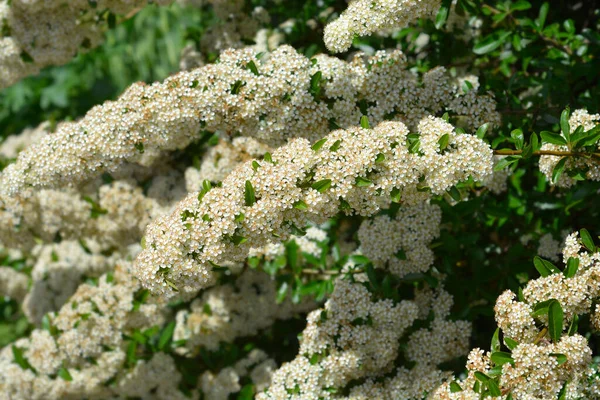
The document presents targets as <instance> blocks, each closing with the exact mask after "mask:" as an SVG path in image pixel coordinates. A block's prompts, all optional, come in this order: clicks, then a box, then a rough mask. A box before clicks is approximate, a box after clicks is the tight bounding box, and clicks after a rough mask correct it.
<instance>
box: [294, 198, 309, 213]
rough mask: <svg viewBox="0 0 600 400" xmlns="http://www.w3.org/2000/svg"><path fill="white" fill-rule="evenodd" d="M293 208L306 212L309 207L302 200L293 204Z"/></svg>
mask: <svg viewBox="0 0 600 400" xmlns="http://www.w3.org/2000/svg"><path fill="white" fill-rule="evenodd" d="M293 207H294V208H295V209H297V210H300V211H306V210H308V205H306V203H305V202H304V201H302V200H298V201H297V202H295V203H294V204H293Z"/></svg>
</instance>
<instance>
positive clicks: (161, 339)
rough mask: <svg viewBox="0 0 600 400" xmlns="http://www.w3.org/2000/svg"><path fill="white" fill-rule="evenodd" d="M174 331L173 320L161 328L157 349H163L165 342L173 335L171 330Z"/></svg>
mask: <svg viewBox="0 0 600 400" xmlns="http://www.w3.org/2000/svg"><path fill="white" fill-rule="evenodd" d="M174 331H175V321H171V322H169V324H168V325H167V326H166V327H165V328H164V329H163V331H162V333H161V334H160V337H159V338H158V349H159V350H163V349H165V347H166V346H167V344H168V343H169V342H170V341H171V337H173V332H174Z"/></svg>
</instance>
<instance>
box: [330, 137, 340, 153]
mask: <svg viewBox="0 0 600 400" xmlns="http://www.w3.org/2000/svg"><path fill="white" fill-rule="evenodd" d="M341 145H342V141H341V140H339V139H338V140H336V141H335V142H334V143H333V144H332V145H331V147H330V148H329V151H337V150H338V149H339V148H340V146H341Z"/></svg>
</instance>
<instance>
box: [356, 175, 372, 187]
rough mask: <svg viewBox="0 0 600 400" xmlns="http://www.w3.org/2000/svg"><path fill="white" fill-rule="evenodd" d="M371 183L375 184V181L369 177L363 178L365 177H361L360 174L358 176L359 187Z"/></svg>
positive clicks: (357, 184)
mask: <svg viewBox="0 0 600 400" xmlns="http://www.w3.org/2000/svg"><path fill="white" fill-rule="evenodd" d="M371 184H373V182H371V181H370V180H368V179H367V178H363V177H360V176H358V177H356V181H355V185H356V186H357V187H365V186H370V185H371Z"/></svg>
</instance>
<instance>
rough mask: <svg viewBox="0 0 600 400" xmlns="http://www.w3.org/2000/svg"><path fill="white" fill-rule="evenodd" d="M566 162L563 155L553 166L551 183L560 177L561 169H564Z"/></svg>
mask: <svg viewBox="0 0 600 400" xmlns="http://www.w3.org/2000/svg"><path fill="white" fill-rule="evenodd" d="M566 163H567V157H563V158H561V159H560V160H559V161H558V163H556V165H555V166H554V169H553V170H552V182H553V183H556V182H558V179H559V178H560V176H561V175H562V173H563V171H564V170H565V164H566Z"/></svg>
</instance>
